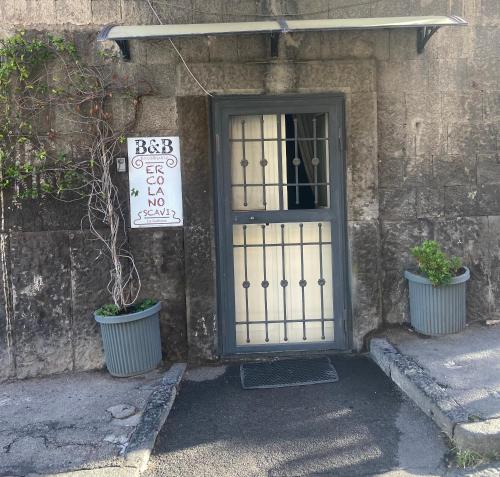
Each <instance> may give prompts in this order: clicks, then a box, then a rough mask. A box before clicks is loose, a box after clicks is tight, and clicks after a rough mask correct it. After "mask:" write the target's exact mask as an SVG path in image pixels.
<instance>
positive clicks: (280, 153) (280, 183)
mask: <svg viewBox="0 0 500 477" xmlns="http://www.w3.org/2000/svg"><path fill="white" fill-rule="evenodd" d="M277 118H278V119H277V123H278V186H279V189H278V191H279V205H280V210H283V208H284V206H283V164H282V161H283V145H282V143H281V140H282V137H281V114H278V115H277Z"/></svg>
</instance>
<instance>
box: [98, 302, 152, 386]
mask: <svg viewBox="0 0 500 477" xmlns="http://www.w3.org/2000/svg"><path fill="white" fill-rule="evenodd" d="M160 309H161V303H160V302H158V303H157V304H156V305H154V306H152V307H151V308H148V309H147V310H144V311H139V312H137V313H130V314H128V315H119V316H100V315H98V314H97V313H94V318H95V320H96V321H97V322H98V323H99V324H100V325H101V336H102V343H103V345H104V356H105V359H106V366H107V368H108V371H109V372H110V374H112V375H113V376H119V377H126V376H135V375H137V374H142V373H145V372H147V371H150V370H152V369H154V368H156V367H157V366H158V364H159V363H160V361H161V341H160V319H159V314H160Z"/></svg>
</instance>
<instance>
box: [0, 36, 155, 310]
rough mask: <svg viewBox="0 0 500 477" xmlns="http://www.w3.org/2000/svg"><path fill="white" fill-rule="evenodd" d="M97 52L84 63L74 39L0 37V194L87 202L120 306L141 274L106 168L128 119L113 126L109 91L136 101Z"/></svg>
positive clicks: (130, 299)
mask: <svg viewBox="0 0 500 477" xmlns="http://www.w3.org/2000/svg"><path fill="white" fill-rule="evenodd" d="M102 56H105V57H106V58H103V59H102V61H101V62H100V64H99V65H98V66H88V65H84V64H83V63H82V62H81V61H80V60H79V58H78V54H77V50H76V48H75V46H74V44H73V43H71V42H70V41H67V40H66V39H64V38H62V37H56V36H52V35H44V36H30V35H27V34H25V33H23V32H19V33H17V34H15V35H13V36H11V37H9V38H7V39H3V40H0V58H1V62H0V114H1V117H0V193H1V194H2V197H3V196H4V194H5V195H8V197H11V198H12V200H13V201H14V202H16V201H17V202H20V203H22V202H23V201H26V200H44V199H46V198H55V199H57V200H60V201H66V202H67V201H78V200H80V201H86V205H87V207H86V210H87V214H86V217H85V219H86V220H85V221H83V223H84V224H86V226H88V228H89V229H90V230H91V232H92V233H93V234H94V236H95V237H96V238H97V239H98V240H99V241H100V243H101V244H102V245H103V247H102V249H103V250H104V253H105V254H106V255H107V256H108V258H109V259H110V261H111V266H110V277H109V283H108V290H109V292H110V294H111V296H112V299H113V303H114V306H115V307H116V308H117V309H118V310H120V311H121V312H123V311H126V310H127V309H128V308H129V307H130V306H131V305H132V304H133V303H134V302H135V300H136V298H137V296H138V293H139V289H140V279H139V276H138V272H137V268H136V266H135V262H134V257H133V255H132V253H131V252H130V247H129V242H128V234H127V226H126V221H125V213H124V209H123V205H122V201H121V200H120V197H119V193H118V188H117V185H116V184H115V182H114V180H113V179H114V177H113V173H112V171H113V168H112V166H113V164H114V158H115V157H116V155H117V154H118V152H119V151H120V148H121V145H122V144H123V143H124V141H125V133H126V131H127V130H128V129H130V128H131V127H133V125H134V124H133V123H134V121H132V122H131V124H127V125H125V126H124V127H123V128H122V129H121V130H116V129H115V128H114V126H113V120H112V113H111V110H112V107H111V104H112V98H113V95H115V94H120V95H128V96H129V97H131V99H132V100H133V101H132V104H135V105H136V104H138V102H139V101H140V97H139V96H138V94H134V91H135V90H136V88H134V85H131V84H129V83H128V81H122V80H121V79H119V78H117V77H116V75H114V73H113V62H114V59H113V55H108V54H104V55H102ZM146 90H147V88H146ZM143 94H148V93H147V91H146V92H145V93H143Z"/></svg>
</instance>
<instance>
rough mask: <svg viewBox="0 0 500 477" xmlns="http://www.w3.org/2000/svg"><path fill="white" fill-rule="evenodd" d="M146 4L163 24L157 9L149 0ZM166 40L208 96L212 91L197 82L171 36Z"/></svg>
mask: <svg viewBox="0 0 500 477" xmlns="http://www.w3.org/2000/svg"><path fill="white" fill-rule="evenodd" d="M146 2H147V4H148V5H149V8H151V11H152V12H153V14H154V15H155V17H156V18H157V20H158V22H159V23H160V25H163V21H162V20H161V18H160V16H159V15H158V13H157V11H156V10H155V8H154V7H153V5H152V4H151V1H150V0H146ZM168 41H169V42H170V44H171V45H172V48H173V49H174V50H175V52H176V53H177V55H178V56H179V58H180V60H181V61H182V64H183V65H184V66H185V68H186V70H187V72H188V73H189V74H190V75H191V77H192V78H193V79H194V80H195V82H196V84H197V85H198V86H199V87H200V88H201V90H202V91H203V92H204V93H205V94H207V95H208V96H212V93H210V92H209V91H207V89H206V88H205V87H204V86H203V85H202V84H201V83H200V82H199V80H198V78H197V77H196V76H195V75H194V73H193V72H192V71H191V68H189V65H188V64H187V63H186V60H185V59H184V57H183V56H182V54H181V52H180V51H179V49H178V48H177V47H176V46H175V43H174V42H173V41H172V38H169V39H168Z"/></svg>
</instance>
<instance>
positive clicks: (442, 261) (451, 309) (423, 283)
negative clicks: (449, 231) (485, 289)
mask: <svg viewBox="0 0 500 477" xmlns="http://www.w3.org/2000/svg"><path fill="white" fill-rule="evenodd" d="M411 254H412V255H413V257H415V258H416V260H417V270H414V271H410V270H406V271H405V277H406V278H407V279H408V283H409V289H410V319H411V325H412V327H413V328H414V329H415V330H416V331H418V332H419V333H422V334H424V335H428V336H438V335H444V334H449V333H458V332H460V331H462V330H463V329H464V328H465V323H466V305H465V295H466V283H467V280H469V278H470V271H469V269H468V268H467V267H465V266H463V265H462V262H461V260H460V259H459V258H457V257H448V256H447V255H446V254H445V253H444V252H443V251H442V250H441V247H440V246H439V244H438V243H437V242H436V241H435V240H425V241H424V242H422V244H421V245H418V246H416V247H413V248H412V249H411Z"/></svg>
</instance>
